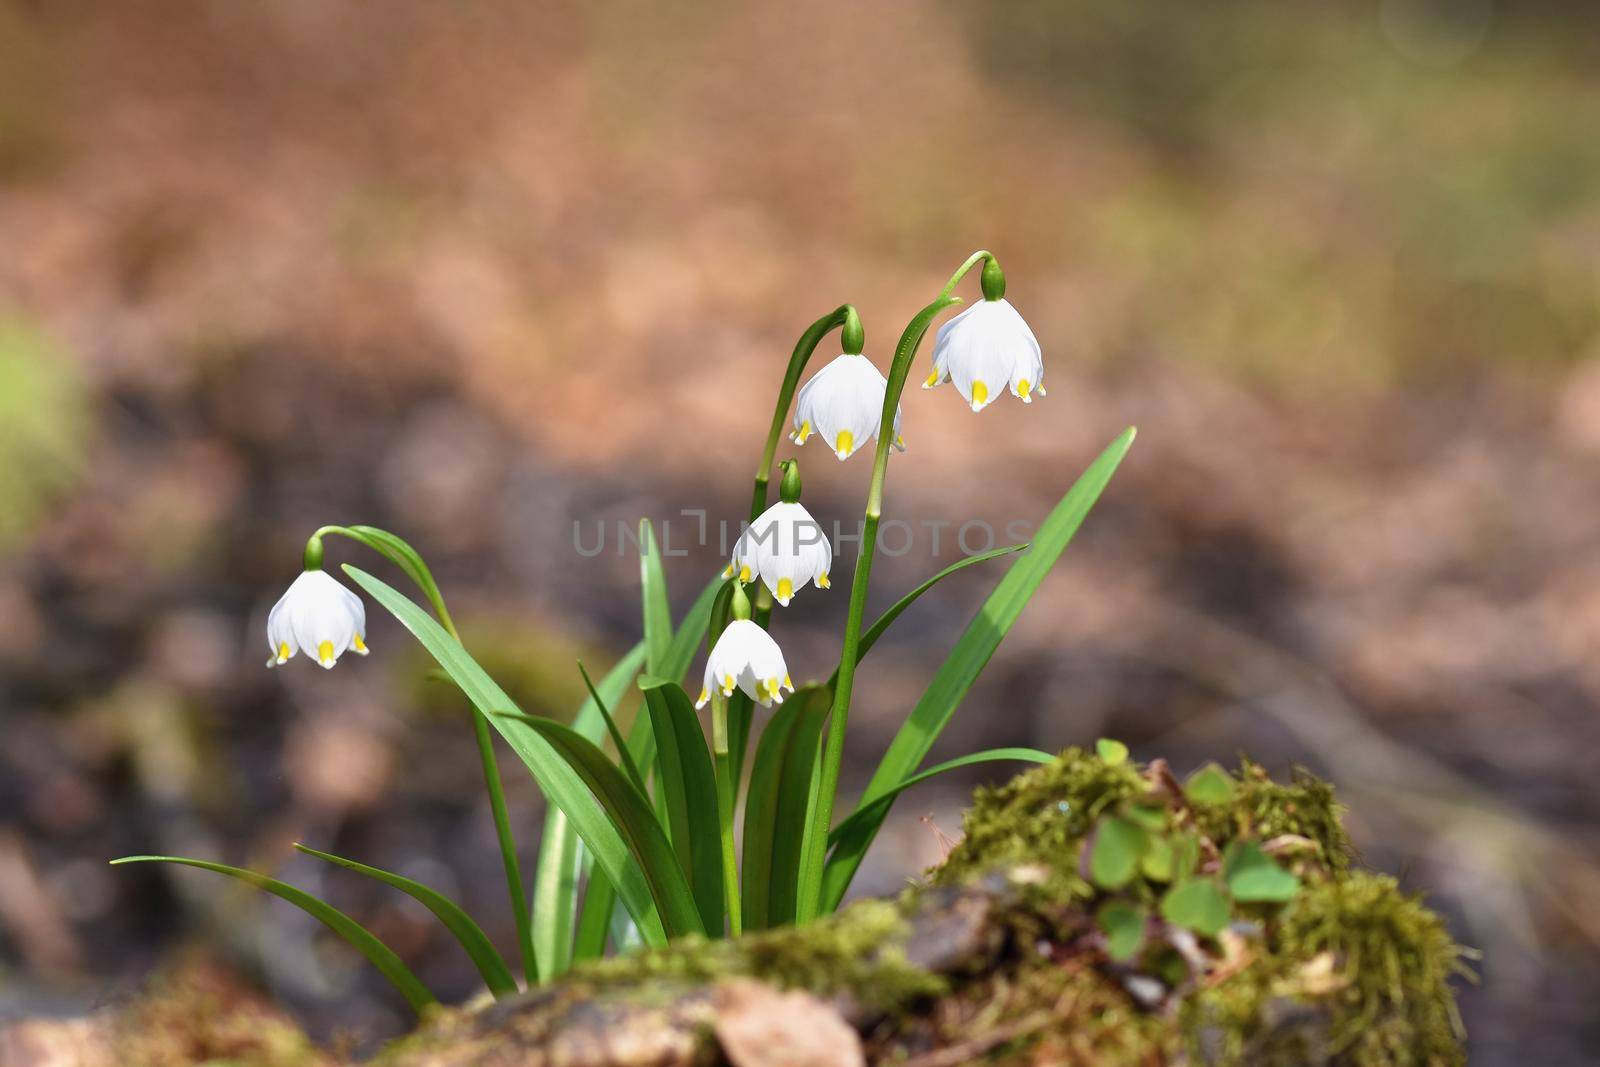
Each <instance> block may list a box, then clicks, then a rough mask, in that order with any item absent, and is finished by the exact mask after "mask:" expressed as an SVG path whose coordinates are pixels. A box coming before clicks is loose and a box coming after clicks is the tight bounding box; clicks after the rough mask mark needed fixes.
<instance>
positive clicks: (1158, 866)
mask: <svg viewBox="0 0 1600 1067" xmlns="http://www.w3.org/2000/svg"><path fill="white" fill-rule="evenodd" d="M1172 859H1173V854H1172V842H1171V841H1169V840H1167V839H1166V838H1164V837H1158V838H1155V839H1154V840H1152V841H1151V842H1150V849H1149V851H1147V852H1146V853H1145V854H1144V859H1142V860H1140V862H1139V869H1140V870H1141V871H1143V872H1144V876H1145V877H1146V878H1148V879H1150V880H1151V881H1152V882H1170V881H1172V877H1173V867H1172ZM1185 873H1188V872H1185Z"/></svg>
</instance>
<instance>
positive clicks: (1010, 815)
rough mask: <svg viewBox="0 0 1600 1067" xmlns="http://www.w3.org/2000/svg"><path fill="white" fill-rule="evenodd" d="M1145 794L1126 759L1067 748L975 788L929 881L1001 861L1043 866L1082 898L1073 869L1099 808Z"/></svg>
mask: <svg viewBox="0 0 1600 1067" xmlns="http://www.w3.org/2000/svg"><path fill="white" fill-rule="evenodd" d="M1149 792H1150V787H1149V786H1148V785H1147V784H1146V783H1145V781H1144V779H1143V778H1142V777H1140V774H1139V771H1138V768H1137V767H1135V766H1134V765H1133V764H1131V763H1117V764H1108V763H1106V762H1105V761H1104V760H1103V759H1101V758H1100V757H1098V756H1095V755H1091V754H1090V753H1087V752H1085V751H1084V750H1083V749H1081V748H1069V749H1067V750H1066V751H1065V752H1063V753H1061V755H1060V757H1059V758H1058V759H1057V760H1056V762H1054V763H1047V764H1045V765H1043V766H1041V767H1038V768H1036V769H1034V770H1031V771H1028V772H1027V773H1025V774H1019V775H1018V776H1017V777H1015V778H1013V779H1012V780H1011V781H1009V782H1007V783H1006V784H1004V785H1001V786H996V787H994V788H988V789H980V790H978V792H977V793H976V794H974V796H973V800H972V808H971V810H969V811H968V812H967V816H966V819H965V820H964V822H963V824H962V825H963V829H964V830H965V836H964V837H963V838H962V840H961V843H960V844H958V845H956V847H955V848H954V849H953V850H952V851H951V853H950V855H949V857H948V858H947V859H946V860H945V862H944V863H943V864H942V865H941V866H939V867H937V868H935V869H934V870H933V871H930V872H929V878H930V880H931V881H932V882H933V883H934V884H935V885H950V884H955V883H959V882H961V881H964V880H966V879H968V878H970V877H972V876H973V875H975V874H981V873H983V872H984V871H987V870H991V869H993V868H994V867H996V866H998V865H1000V864H1003V863H1007V862H1013V861H1023V862H1027V863H1043V864H1046V865H1048V866H1049V867H1050V868H1051V869H1052V872H1053V873H1054V874H1055V875H1056V876H1057V877H1058V878H1059V879H1060V884H1059V886H1058V887H1057V888H1058V889H1060V890H1063V891H1065V892H1067V893H1068V894H1070V895H1073V896H1084V895H1087V894H1088V893H1089V891H1090V890H1089V886H1088V884H1087V883H1086V882H1084V881H1083V879H1082V878H1081V877H1079V875H1078V873H1077V868H1078V855H1079V852H1080V851H1081V850H1082V846H1083V840H1084V838H1085V837H1087V836H1088V835H1089V832H1090V831H1091V830H1092V829H1093V828H1094V823H1095V820H1096V819H1097V818H1098V817H1099V816H1100V814H1101V813H1102V812H1104V811H1106V810H1108V809H1110V808H1115V807H1116V806H1117V805H1119V804H1121V803H1122V802H1124V801H1127V800H1132V799H1135V798H1137V797H1142V796H1145V795H1146V794H1148V793H1149Z"/></svg>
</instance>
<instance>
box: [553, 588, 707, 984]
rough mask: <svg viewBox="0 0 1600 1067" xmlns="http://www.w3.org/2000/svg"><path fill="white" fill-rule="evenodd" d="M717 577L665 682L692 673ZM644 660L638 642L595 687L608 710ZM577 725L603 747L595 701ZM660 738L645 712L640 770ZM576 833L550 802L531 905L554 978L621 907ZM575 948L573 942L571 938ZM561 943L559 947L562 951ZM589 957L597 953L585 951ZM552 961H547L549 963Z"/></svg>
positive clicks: (636, 733) (679, 640) (684, 626)
mask: <svg viewBox="0 0 1600 1067" xmlns="http://www.w3.org/2000/svg"><path fill="white" fill-rule="evenodd" d="M724 584H725V583H724V582H723V580H722V579H721V578H720V577H717V578H713V579H712V580H711V581H709V582H707V583H706V586H705V588H704V589H702V590H701V591H700V595H699V596H698V597H696V598H695V602H694V603H693V604H692V605H691V606H690V608H689V611H688V612H687V613H686V614H685V615H684V617H683V621H682V622H681V623H680V624H679V625H678V628H677V630H676V631H674V632H673V635H672V641H671V643H670V644H669V645H668V646H667V652H666V656H665V660H664V663H663V669H664V670H665V672H666V674H667V676H668V677H672V678H681V677H682V676H683V674H684V672H685V671H687V670H688V669H689V664H690V662H691V661H692V660H693V659H694V654H695V652H696V651H697V650H698V649H699V647H700V643H701V641H702V639H703V637H704V634H705V629H706V620H707V619H708V618H709V617H710V615H711V605H712V602H713V601H714V600H715V599H716V597H717V595H718V593H719V591H720V590H721V589H722V588H723V587H724ZM644 662H645V645H644V642H643V641H640V642H639V643H638V644H637V645H635V646H634V647H633V649H632V650H631V651H629V653H628V654H627V655H626V656H624V657H623V659H622V661H621V662H620V663H618V664H617V666H616V667H615V668H613V669H612V671H611V672H610V673H609V674H607V675H606V676H605V677H604V678H603V679H601V680H600V684H599V685H598V686H597V687H596V688H597V689H598V691H599V694H600V696H601V697H603V698H604V699H605V703H606V706H607V707H613V708H614V707H616V706H618V704H620V703H621V701H622V698H623V696H624V695H625V694H626V693H627V692H628V690H629V689H630V688H631V687H632V684H633V679H634V676H636V675H637V674H638V673H639V671H640V669H641V668H642V667H643V666H644ZM572 728H573V729H574V730H577V731H578V732H579V733H580V734H582V735H583V736H584V737H587V738H588V739H589V740H591V741H595V742H598V741H599V740H600V737H601V734H602V733H603V732H604V730H605V724H604V721H603V719H602V717H601V715H600V710H599V708H598V707H597V706H596V704H595V701H594V700H592V699H590V700H587V701H585V702H584V705H583V707H582V708H580V709H579V711H578V714H577V715H576V716H575V717H574V719H573V721H572ZM654 746H655V737H654V735H653V734H652V733H651V730H650V717H649V716H648V715H640V716H639V717H638V718H637V719H636V720H635V721H634V730H633V732H632V733H630V734H629V744H628V751H629V753H630V754H631V755H632V756H633V759H634V761H635V766H636V767H637V768H641V769H642V768H645V767H648V766H649V765H650V761H651V759H653V758H654V752H655V747H654ZM577 840H578V839H577V835H576V833H574V832H573V829H572V826H571V824H570V823H568V822H567V817H566V816H565V815H564V814H562V812H561V809H559V808H557V807H555V806H554V805H552V806H551V807H550V810H549V811H548V812H547V813H546V815H545V826H544V837H543V839H542V840H541V842H540V849H539V869H538V873H537V876H536V878H535V883H534V884H535V888H534V901H533V928H534V942H535V944H536V945H537V946H538V953H539V962H540V967H541V968H542V969H543V972H544V973H543V977H544V978H545V979H547V980H548V979H549V978H552V977H554V976H555V975H557V974H561V973H563V972H564V971H565V970H566V969H567V966H568V965H569V963H570V962H571V960H573V959H592V958H595V957H596V956H598V955H599V954H600V953H601V952H603V951H604V949H605V938H606V931H607V930H608V929H609V928H610V925H611V910H612V908H613V907H615V905H616V901H617V893H616V888H615V887H614V886H613V885H612V884H611V882H610V880H609V879H607V878H606V877H605V874H604V872H602V871H598V870H596V869H595V868H594V864H593V861H592V859H591V858H590V857H589V856H588V855H587V854H585V855H584V856H583V862H582V863H581V864H580V862H579V849H578V848H577ZM580 866H581V867H582V868H583V869H584V871H587V873H588V888H587V889H586V890H585V891H584V893H583V907H582V910H581V912H580V911H579V910H578V908H577V906H576V903H577V897H578V886H579V884H580V881H581V878H580V873H581V872H580V869H579V868H580ZM575 914H576V915H577V916H578V929H577V931H576V934H575V933H574V929H573V922H574V919H573V917H574V915H575ZM575 936H576V938H577V943H576V944H574V937H575ZM557 946H559V948H558V947H557ZM586 953H592V954H586ZM547 961H548V962H547Z"/></svg>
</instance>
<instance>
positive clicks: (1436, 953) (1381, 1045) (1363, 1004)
mask: <svg viewBox="0 0 1600 1067" xmlns="http://www.w3.org/2000/svg"><path fill="white" fill-rule="evenodd" d="M1274 947H1275V949H1276V951H1277V953H1278V955H1280V956H1281V957H1284V958H1287V959H1293V960H1314V959H1317V958H1318V957H1319V956H1320V955H1321V954H1323V953H1329V954H1331V959H1332V963H1333V965H1334V967H1335V973H1336V974H1337V975H1338V977H1339V983H1340V984H1342V988H1341V989H1339V990H1338V991H1337V992H1335V993H1334V994H1333V997H1332V999H1333V1007H1334V1020H1333V1025H1332V1028H1331V1030H1330V1036H1331V1038H1332V1048H1333V1050H1334V1051H1338V1052H1344V1053H1347V1054H1348V1055H1349V1057H1350V1058H1351V1060H1352V1061H1353V1062H1355V1063H1358V1064H1443V1063H1459V1062H1462V1054H1461V1050H1460V1044H1459V1040H1458V1035H1459V1033H1460V1030H1461V1023H1460V1019H1459V1017H1458V1016H1457V1014H1456V1004H1455V995H1454V994H1453V993H1452V992H1451V989H1450V984H1449V983H1450V980H1451V979H1452V978H1454V977H1456V976H1458V975H1460V974H1462V973H1464V971H1465V968H1464V966H1463V964H1462V960H1461V949H1460V947H1459V946H1457V945H1456V943H1455V941H1454V940H1453V939H1452V938H1451V937H1450V932H1449V931H1448V930H1447V929H1446V928H1445V925H1444V920H1443V919H1441V918H1440V917H1439V916H1438V915H1437V914H1436V913H1434V912H1433V911H1430V910H1429V909H1428V908H1427V907H1426V906H1425V905H1424V904H1423V903H1422V901H1421V899H1420V898H1419V897H1418V896H1416V895H1412V894H1407V893H1403V892H1402V891H1401V890H1400V886H1399V883H1397V882H1396V881H1395V880H1394V879H1393V878H1390V877H1388V876H1387V875H1374V874H1352V875H1350V876H1349V877H1348V878H1344V879H1334V880H1330V881H1327V882H1324V883H1323V884H1321V885H1318V886H1314V887H1312V888H1311V889H1310V890H1308V891H1307V892H1306V893H1305V894H1304V895H1303V896H1301V897H1300V899H1298V900H1297V901H1296V902H1295V903H1294V905H1293V906H1292V907H1291V908H1290V909H1289V911H1288V913H1287V914H1286V915H1285V916H1284V918H1283V921H1282V923H1281V924H1280V926H1279V929H1278V931H1277V937H1276V938H1275V945H1274Z"/></svg>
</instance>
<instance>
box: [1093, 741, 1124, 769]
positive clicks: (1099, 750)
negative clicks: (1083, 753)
mask: <svg viewBox="0 0 1600 1067" xmlns="http://www.w3.org/2000/svg"><path fill="white" fill-rule="evenodd" d="M1094 750H1095V753H1096V754H1097V755H1098V756H1099V757H1100V758H1101V759H1102V760H1104V761H1105V762H1106V763H1108V764H1110V765H1111V766H1113V767H1115V766H1117V765H1118V764H1121V763H1127V762H1128V746H1127V745H1125V744H1123V743H1122V742H1121V741H1113V740H1112V739H1111V738H1109V737H1102V738H1101V739H1100V740H1098V741H1096V742H1095V743H1094Z"/></svg>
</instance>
